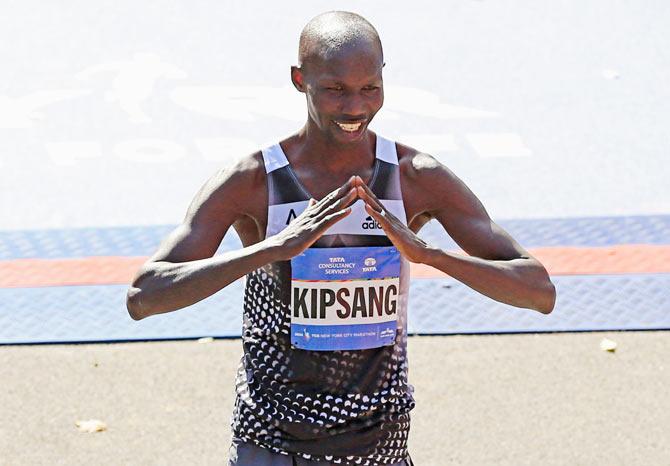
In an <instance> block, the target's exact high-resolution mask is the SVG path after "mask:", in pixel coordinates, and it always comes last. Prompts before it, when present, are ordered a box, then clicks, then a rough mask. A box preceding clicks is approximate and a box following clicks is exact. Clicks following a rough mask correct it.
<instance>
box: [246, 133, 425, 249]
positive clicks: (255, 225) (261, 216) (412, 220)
mask: <svg viewBox="0 0 670 466" xmlns="http://www.w3.org/2000/svg"><path fill="white" fill-rule="evenodd" d="M280 145H281V147H282V148H283V150H284V152H285V153H286V156H287V158H288V159H289V161H290V162H291V164H292V166H293V170H294V171H295V173H296V175H297V176H298V178H299V179H300V181H301V182H302V183H303V185H304V186H305V187H306V188H307V190H308V191H309V192H310V193H312V194H313V195H314V196H316V197H317V198H318V199H320V198H322V197H324V196H325V195H326V194H328V193H329V192H331V191H333V190H334V189H336V188H338V187H339V186H341V185H342V184H344V183H345V182H346V181H347V179H349V177H350V176H352V175H359V176H361V178H363V180H369V179H370V177H371V175H372V170H373V165H374V146H372V148H371V149H370V158H369V162H368V163H367V164H364V165H360V166H359V167H350V169H349V170H348V171H346V172H343V173H337V174H333V173H325V172H323V171H320V170H319V168H318V167H313V166H312V167H310V166H307V165H305V164H302V165H301V164H298V165H296V164H295V163H294V160H295V159H298V158H300V155H301V154H300V153H299V150H300V148H299V147H298V145H297V144H296V138H295V136H291V137H289V138H286V139H284V140H282V141H281V142H280ZM396 148H397V152H398V163H399V167H400V183H401V188H402V196H403V203H404V205H405V212H406V214H407V223H408V226H409V228H410V229H411V230H412V231H414V232H415V233H416V232H418V231H419V230H420V229H421V227H423V226H424V225H425V224H426V223H427V222H428V221H429V220H430V219H431V218H432V217H431V216H430V215H429V214H428V213H427V208H428V205H429V199H428V198H427V197H426V196H425V195H424V194H423V193H424V192H425V190H424V189H421V188H422V187H421V186H419V185H418V183H419V181H418V179H417V177H416V176H415V175H416V171H415V168H414V166H413V163H412V162H413V160H414V158H415V157H416V156H417V155H419V154H420V152H419V151H417V150H416V149H413V148H411V147H409V146H405V145H403V144H400V143H396ZM250 157H251V158H252V159H253V160H254V162H255V173H254V176H253V181H252V189H250V190H248V191H247V192H245V193H243V194H241V195H240V198H239V201H240V202H241V203H242V206H243V211H244V212H245V213H244V215H242V216H240V218H239V219H238V220H237V221H236V222H235V223H234V225H233V226H234V228H235V231H236V232H237V234H238V235H239V237H240V240H241V241H242V244H243V245H244V246H249V245H251V244H255V243H258V242H259V241H262V240H263V239H265V231H266V228H267V211H268V192H267V185H266V179H265V168H264V165H263V155H262V154H261V152H260V151H259V152H256V153H254V154H252V155H251V156H250Z"/></svg>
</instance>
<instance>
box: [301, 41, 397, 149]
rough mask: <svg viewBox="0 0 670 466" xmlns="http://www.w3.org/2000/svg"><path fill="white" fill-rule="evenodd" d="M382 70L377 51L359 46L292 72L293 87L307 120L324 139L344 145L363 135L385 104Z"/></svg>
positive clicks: (346, 48)
mask: <svg viewBox="0 0 670 466" xmlns="http://www.w3.org/2000/svg"><path fill="white" fill-rule="evenodd" d="M382 67H383V59H382V55H381V52H380V51H379V49H378V48H377V47H374V46H371V45H366V44H360V45H354V46H350V47H345V48H343V49H342V50H339V51H338V52H337V53H335V54H333V55H332V56H330V57H328V58H327V59H323V58H318V59H313V60H310V62H309V63H305V64H303V67H302V68H301V69H297V68H295V69H294V70H293V80H294V83H295V84H296V87H298V89H299V90H300V91H301V92H304V93H305V94H306V96H307V111H308V115H309V119H310V120H311V122H312V123H313V125H315V126H316V127H317V128H318V129H319V130H320V131H321V132H322V133H323V134H324V136H326V138H327V139H329V140H332V141H333V142H338V143H345V144H346V143H351V142H356V141H359V140H360V139H361V138H362V137H363V136H364V135H365V132H366V131H367V127H368V125H369V124H370V121H372V118H373V117H374V116H375V114H376V113H377V112H378V111H379V109H380V108H381V107H382V104H383V103H384V88H383V81H382ZM296 74H297V75H298V76H296ZM299 84H300V86H299Z"/></svg>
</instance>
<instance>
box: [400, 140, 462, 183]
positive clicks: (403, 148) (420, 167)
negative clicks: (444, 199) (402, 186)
mask: <svg viewBox="0 0 670 466" xmlns="http://www.w3.org/2000/svg"><path fill="white" fill-rule="evenodd" d="M396 149H397V151H398V165H399V166H400V173H401V174H402V176H404V177H406V178H408V179H411V180H413V181H417V182H426V181H430V180H431V179H433V180H434V177H444V176H447V177H454V178H455V175H454V174H453V172H452V171H451V170H449V168H447V167H446V166H445V165H443V164H442V163H440V162H439V161H438V160H437V159H436V158H435V157H433V156H432V155H430V154H428V153H426V152H422V151H420V150H418V149H415V148H413V147H410V146H407V145H405V144H401V143H399V142H396Z"/></svg>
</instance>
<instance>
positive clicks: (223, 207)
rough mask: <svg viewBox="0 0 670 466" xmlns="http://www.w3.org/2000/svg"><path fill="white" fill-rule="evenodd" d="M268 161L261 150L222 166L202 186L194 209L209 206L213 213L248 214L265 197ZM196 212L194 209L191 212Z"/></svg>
mask: <svg viewBox="0 0 670 466" xmlns="http://www.w3.org/2000/svg"><path fill="white" fill-rule="evenodd" d="M264 189H265V165H264V163H263V155H262V153H261V151H257V152H254V153H252V154H247V155H245V156H242V157H240V158H238V159H237V160H235V162H232V163H230V164H229V165H227V166H225V167H222V168H220V169H219V170H218V171H216V172H215V173H214V174H213V175H212V176H211V177H210V178H209V179H208V180H207V181H206V182H205V183H204V184H203V185H202V187H201V188H200V190H199V191H198V193H197V194H196V196H195V198H194V199H193V202H192V204H191V209H189V210H191V211H193V210H196V209H197V210H200V209H201V208H202V207H206V208H207V210H208V211H210V212H211V213H213V214H215V215H216V214H218V213H220V214H223V213H228V214H230V213H233V212H234V213H237V214H239V215H243V214H247V213H248V212H249V209H250V206H251V207H253V203H256V202H258V201H259V200H261V199H262V197H260V196H259V194H260V195H261V196H262V195H263V194H264ZM190 213H191V214H195V212H190Z"/></svg>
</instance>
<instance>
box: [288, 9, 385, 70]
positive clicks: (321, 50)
mask: <svg viewBox="0 0 670 466" xmlns="http://www.w3.org/2000/svg"><path fill="white" fill-rule="evenodd" d="M360 46H363V47H374V48H376V49H377V50H378V51H379V55H380V57H381V58H382V61H383V52H382V43H381V41H380V40H379V34H377V30H376V29H375V28H374V26H372V24H370V23H369V22H368V20H366V19H365V18H363V17H362V16H360V15H357V14H356V13H350V12H348V11H329V12H327V13H322V14H320V15H318V16H316V17H315V18H313V19H312V20H311V21H310V22H309V23H307V25H306V26H305V27H304V29H303V30H302V33H301V34H300V45H299V48H298V66H301V67H302V66H304V65H306V64H307V65H308V64H309V63H312V62H314V61H315V60H318V61H324V60H328V59H329V58H330V57H332V56H333V55H335V54H337V53H338V52H340V51H341V50H343V49H347V48H350V47H360Z"/></svg>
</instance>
